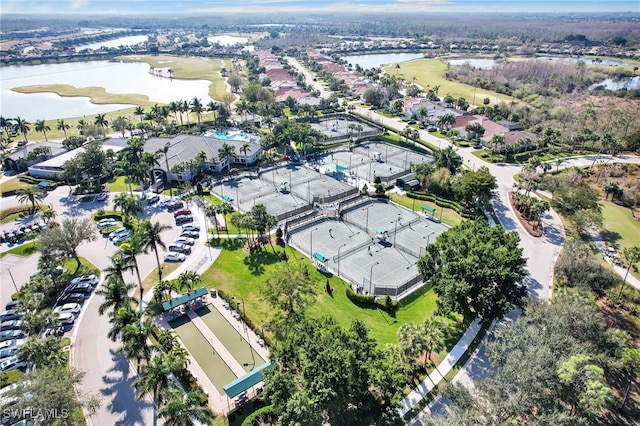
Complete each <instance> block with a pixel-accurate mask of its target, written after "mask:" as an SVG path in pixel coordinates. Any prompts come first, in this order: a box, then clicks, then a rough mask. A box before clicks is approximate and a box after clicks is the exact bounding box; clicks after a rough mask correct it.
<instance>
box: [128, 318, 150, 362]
mask: <svg viewBox="0 0 640 426" xmlns="http://www.w3.org/2000/svg"><path fill="white" fill-rule="evenodd" d="M152 327H153V323H152V322H151V320H150V319H145V320H143V321H136V322H134V323H131V324H128V325H126V326H125V327H124V328H123V329H122V333H121V334H122V348H121V349H120V352H122V353H124V354H125V355H126V356H127V358H129V359H131V358H135V359H136V361H137V362H138V363H137V366H136V369H137V371H138V374H140V362H141V361H142V360H143V359H144V360H146V361H148V360H149V359H150V358H151V354H152V352H153V348H152V346H151V345H149V343H148V340H149V335H150V334H151V329H152Z"/></svg>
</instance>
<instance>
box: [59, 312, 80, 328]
mask: <svg viewBox="0 0 640 426" xmlns="http://www.w3.org/2000/svg"><path fill="white" fill-rule="evenodd" d="M75 321H76V316H75V315H73V314H72V313H71V312H62V313H59V314H58V322H60V324H61V325H71V324H73V323H74V322H75Z"/></svg>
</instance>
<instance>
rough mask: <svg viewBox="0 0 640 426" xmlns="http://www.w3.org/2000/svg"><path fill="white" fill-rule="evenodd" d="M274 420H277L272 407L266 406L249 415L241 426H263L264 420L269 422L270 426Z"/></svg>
mask: <svg viewBox="0 0 640 426" xmlns="http://www.w3.org/2000/svg"><path fill="white" fill-rule="evenodd" d="M276 419H277V415H276V412H275V410H274V408H273V405H267V406H265V407H262V408H259V409H257V410H256V411H254V412H253V413H251V414H249V415H248V416H247V417H246V418H245V419H244V421H243V422H242V425H241V426H258V425H261V424H264V423H263V422H264V421H265V420H266V421H267V422H269V424H271V423H273V422H274V421H275V420H276Z"/></svg>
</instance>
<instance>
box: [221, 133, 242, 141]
mask: <svg viewBox="0 0 640 426" xmlns="http://www.w3.org/2000/svg"><path fill="white" fill-rule="evenodd" d="M213 136H214V137H216V138H218V139H222V140H225V141H246V140H247V139H248V136H247V134H246V133H235V134H233V135H228V134H226V133H224V132H215V133H214V134H213Z"/></svg>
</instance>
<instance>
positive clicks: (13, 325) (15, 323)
mask: <svg viewBox="0 0 640 426" xmlns="http://www.w3.org/2000/svg"><path fill="white" fill-rule="evenodd" d="M21 323H22V321H20V320H17V319H14V320H9V321H4V322H2V323H0V331H5V330H17V329H18V328H20V324H21Z"/></svg>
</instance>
